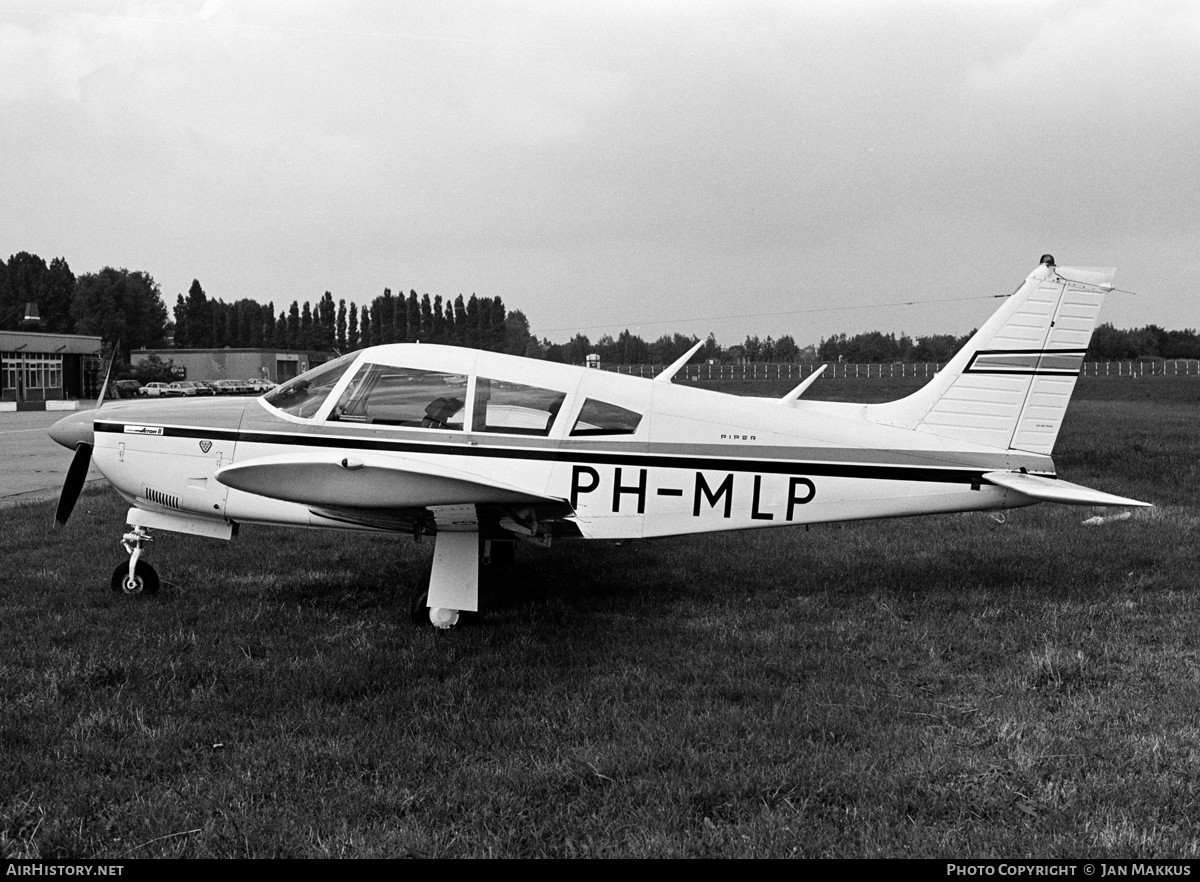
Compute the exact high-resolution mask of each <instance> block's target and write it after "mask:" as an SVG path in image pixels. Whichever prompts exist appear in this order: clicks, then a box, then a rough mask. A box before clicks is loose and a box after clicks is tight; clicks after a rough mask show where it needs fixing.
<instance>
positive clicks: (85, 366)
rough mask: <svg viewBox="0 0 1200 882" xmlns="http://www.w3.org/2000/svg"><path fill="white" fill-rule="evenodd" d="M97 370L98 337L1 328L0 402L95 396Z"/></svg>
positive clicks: (64, 399) (98, 390)
mask: <svg viewBox="0 0 1200 882" xmlns="http://www.w3.org/2000/svg"><path fill="white" fill-rule="evenodd" d="M100 372H101V362H100V338H99V337H89V336H86V335H80V334H42V333H36V332H32V331H0V402H5V403H7V402H15V403H16V404H18V405H21V404H25V403H29V404H32V405H36V404H37V403H39V402H47V401H70V400H78V399H82V398H95V397H96V396H97V395H99V394H100V384H101V383H102V382H104V378H103V377H101V376H100Z"/></svg>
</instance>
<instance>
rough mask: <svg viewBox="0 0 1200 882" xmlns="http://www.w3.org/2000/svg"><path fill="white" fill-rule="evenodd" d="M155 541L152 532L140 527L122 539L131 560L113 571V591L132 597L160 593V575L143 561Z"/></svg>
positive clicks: (136, 527)
mask: <svg viewBox="0 0 1200 882" xmlns="http://www.w3.org/2000/svg"><path fill="white" fill-rule="evenodd" d="M153 541H154V539H153V537H152V536H151V535H150V531H149V530H147V529H146V528H145V527H143V526H140V525H139V526H135V527H134V528H133V529H132V530H131V531H129V532H128V533H126V534H125V535H124V536H122V537H121V545H122V546H123V547H124V549H125V551H126V552H127V553H128V554H129V560H127V561H125V563H123V564H121V565H120V566H118V567H117V568H116V569H115V570H113V574H112V583H111V585H112V590H113V591H119V592H121V593H122V594H130V595H132V594H157V593H158V573H156V572H155V571H154V567H152V566H150V564H148V563H146V562H145V561H144V560H142V552H143V551H144V550H145V548H146V546H147V545H149V544H150V543H151V542H153Z"/></svg>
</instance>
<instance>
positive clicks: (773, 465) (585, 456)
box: [95, 420, 1052, 485]
mask: <svg viewBox="0 0 1200 882" xmlns="http://www.w3.org/2000/svg"><path fill="white" fill-rule="evenodd" d="M129 425H144V424H142V423H130V424H129ZM124 428H125V424H124V423H115V422H101V421H99V420H97V421H96V423H95V431H97V432H113V433H118V434H119V433H123V432H124ZM156 437H171V438H210V439H213V440H221V441H238V442H246V443H253V444H279V445H286V446H294V447H320V448H333V449H351V450H377V451H384V452H389V453H408V454H438V455H443V456H467V457H482V458H485V459H523V460H534V461H538V462H563V463H577V464H585V463H586V464H589V465H613V466H633V467H640V468H670V469H698V470H701V471H724V472H749V473H758V474H770V475H816V476H820V477H831V478H861V479H868V480H876V481H916V482H920V483H939V484H971V485H978V484H979V483H981V481H982V478H983V475H984V474H986V473H987V472H991V471H995V470H996V468H997V467H995V466H990V467H978V468H954V467H938V466H906V465H874V464H871V463H838V462H817V461H805V460H768V459H753V458H741V459H739V458H734V457H731V458H725V457H718V456H696V455H692V454H661V453H638V452H630V453H607V452H600V451H588V450H553V449H536V448H535V449H530V448H512V447H484V446H481V445H466V444H432V443H428V442H420V441H405V440H399V439H383V438H359V437H353V436H339V437H331V436H328V435H307V434H303V433H296V434H285V433H275V432H242V431H237V430H231V429H211V428H204V427H192V426H164V427H163V435H162V436H156ZM1047 477H1052V476H1047Z"/></svg>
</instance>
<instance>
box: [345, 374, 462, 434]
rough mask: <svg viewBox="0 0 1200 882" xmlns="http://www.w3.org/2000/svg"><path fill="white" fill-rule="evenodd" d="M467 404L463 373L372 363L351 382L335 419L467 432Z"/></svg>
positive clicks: (346, 421)
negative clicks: (465, 406) (465, 417)
mask: <svg viewBox="0 0 1200 882" xmlns="http://www.w3.org/2000/svg"><path fill="white" fill-rule="evenodd" d="M466 400H467V378H466V377H465V376H463V375H462V374H445V373H440V372H438V371H422V370H416V369H414V368H402V367H386V366H384V365H380V364H367V365H363V367H362V368H361V369H360V370H359V372H358V374H357V375H355V377H354V379H352V380H351V381H350V385H349V386H347V387H346V391H345V392H343V393H342V397H341V398H340V399H339V400H338V403H337V406H335V407H334V409H333V410H332V411H331V412H330V414H329V419H330V420H334V421H337V422H345V423H371V424H373V425H384V426H405V427H408V428H413V429H458V430H461V429H462V427H463V405H464V404H465V403H466Z"/></svg>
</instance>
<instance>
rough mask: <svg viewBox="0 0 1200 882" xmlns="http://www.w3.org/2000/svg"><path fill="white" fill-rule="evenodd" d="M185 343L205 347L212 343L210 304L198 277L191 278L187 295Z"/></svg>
mask: <svg viewBox="0 0 1200 882" xmlns="http://www.w3.org/2000/svg"><path fill="white" fill-rule="evenodd" d="M187 341H188V343H187V345H188V346H191V347H193V348H196V349H205V348H207V347H209V346H212V345H213V333H212V304H210V303H209V302H208V295H206V294H205V293H204V289H203V288H201V287H200V280H199V279H192V286H191V287H190V288H188V295H187Z"/></svg>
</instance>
